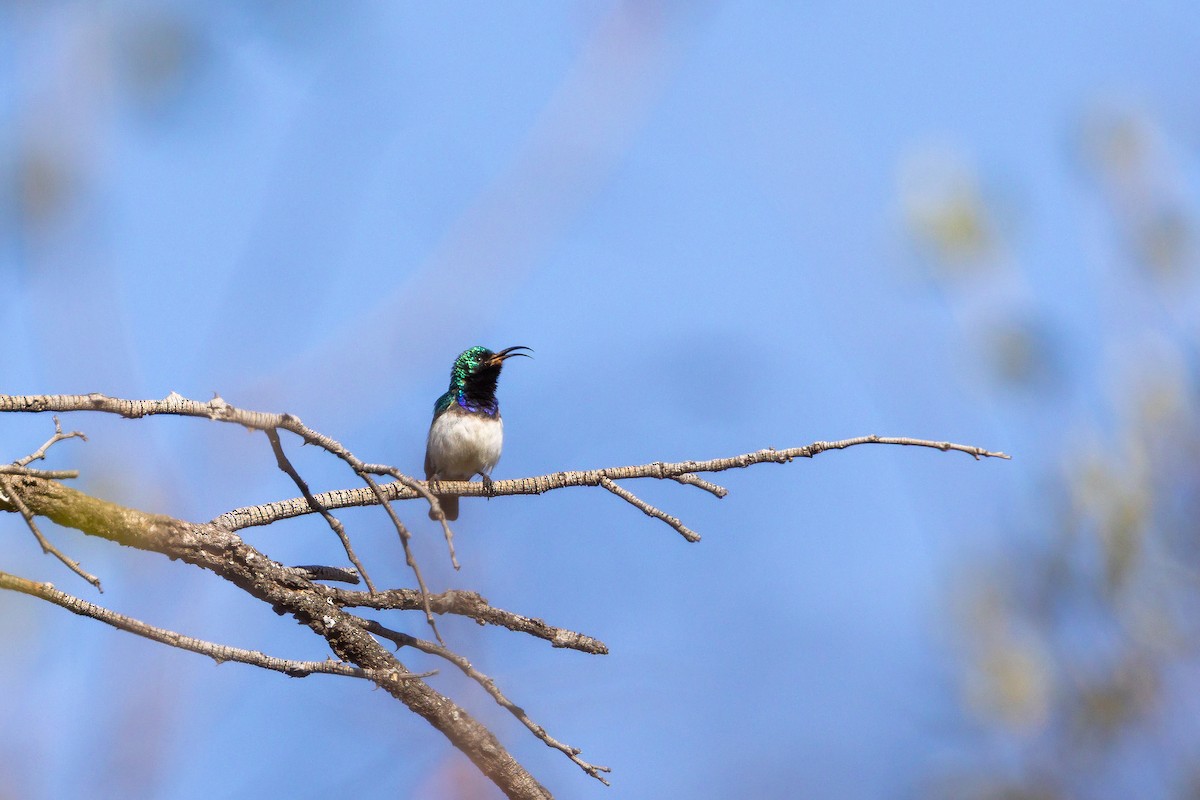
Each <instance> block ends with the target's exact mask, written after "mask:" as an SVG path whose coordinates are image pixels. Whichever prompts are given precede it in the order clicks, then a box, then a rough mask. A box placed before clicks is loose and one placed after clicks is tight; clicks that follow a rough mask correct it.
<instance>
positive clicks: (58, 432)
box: [13, 417, 87, 467]
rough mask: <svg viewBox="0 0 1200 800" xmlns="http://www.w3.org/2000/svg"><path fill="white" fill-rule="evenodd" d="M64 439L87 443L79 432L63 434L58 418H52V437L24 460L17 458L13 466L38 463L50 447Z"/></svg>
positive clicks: (85, 438)
mask: <svg viewBox="0 0 1200 800" xmlns="http://www.w3.org/2000/svg"><path fill="white" fill-rule="evenodd" d="M65 439H82V440H83V441H85V442H86V441H87V437H86V436H84V435H83V434H82V433H81V432H79V431H71V432H70V433H63V429H62V423H60V422H59V421H58V417H55V418H54V435H53V436H51V437H50V438H49V439H47V440H46V443H45V444H43V445H42V446H41V447H39V448H38V449H37V450H34V451H33V452H32V453H30V454H29V455H27V456H25V457H24V458H19V459H17V460H16V461H14V462H13V466H15V467H24V466H26V465H28V464H31V463H33V462H34V461H38V460H40V459H43V458H45V457H46V452H47V451H48V450H49V449H50V448H51V447H53V446H54V445H56V444H58V443H59V442H61V441H63V440H65Z"/></svg>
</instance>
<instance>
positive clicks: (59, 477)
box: [0, 464, 79, 481]
mask: <svg viewBox="0 0 1200 800" xmlns="http://www.w3.org/2000/svg"><path fill="white" fill-rule="evenodd" d="M0 475H30V476H32V477H34V478H45V479H46V480H48V481H69V480H74V479H75V478H78V477H79V470H77V469H34V468H33V467H18V466H17V465H16V464H0Z"/></svg>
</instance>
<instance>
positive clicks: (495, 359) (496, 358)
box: [492, 344, 533, 366]
mask: <svg viewBox="0 0 1200 800" xmlns="http://www.w3.org/2000/svg"><path fill="white" fill-rule="evenodd" d="M529 349H530V348H528V347H526V346H525V345H523V344H519V345H516V346H515V347H506V348H504V349H503V350H501V351H500V352H499V353H496V354H495V355H493V356H492V363H493V364H496V365H497V366H498V365H500V364H503V363H504V361H505V359H508V358H512V357H513V356H525V357H526V358H533V356H531V355H529V353H517V352H514V351H516V350H529Z"/></svg>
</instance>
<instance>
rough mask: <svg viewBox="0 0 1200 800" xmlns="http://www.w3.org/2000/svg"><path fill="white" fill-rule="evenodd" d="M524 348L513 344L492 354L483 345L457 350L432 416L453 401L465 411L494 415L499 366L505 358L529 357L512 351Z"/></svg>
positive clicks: (497, 409) (496, 406) (497, 405)
mask: <svg viewBox="0 0 1200 800" xmlns="http://www.w3.org/2000/svg"><path fill="white" fill-rule="evenodd" d="M528 349H529V348H528V347H525V346H523V345H517V346H516V347H506V348H504V349H503V350H501V351H500V352H498V353H493V352H492V351H491V350H488V349H487V348H486V347H481V346H479V345H476V346H475V347H470V348H467V349H466V350H464V351H462V352H461V353H459V355H458V358H456V359H454V366H453V367H452V368H451V369H450V388H449V390H447V392H446V393H445V394H444V395H442V396H441V397H439V398H438V401H437V404H436V405H435V406H434V409H433V413H434V416H436V415H438V414H440V413H442V412H443V411H445V410H446V409H447V408H449V407H450V404H451V403H454V402H457V403H458V404H459V405H460V406H462V407H463V408H465V409H467V410H468V411H482V412H484V413H487V414H491V415H493V416H494V415H495V414H496V413H497V412H498V411H499V408H500V406H499V404H498V403H497V402H496V382H497V381H498V380H499V379H500V369H501V367H503V366H504V362H505V360H507V359H509V358H512V357H513V356H525V357H526V358H529V357H530V356H529V354H528V353H518V352H516V351H517V350H528Z"/></svg>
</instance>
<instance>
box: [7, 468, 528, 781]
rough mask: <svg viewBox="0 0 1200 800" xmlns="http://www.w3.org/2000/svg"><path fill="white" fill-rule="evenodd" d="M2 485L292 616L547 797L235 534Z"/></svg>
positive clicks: (34, 508) (506, 773) (470, 723)
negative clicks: (211, 574)
mask: <svg viewBox="0 0 1200 800" xmlns="http://www.w3.org/2000/svg"><path fill="white" fill-rule="evenodd" d="M6 480H8V481H10V482H11V483H12V484H13V488H14V489H15V490H16V491H17V492H19V493H20V495H21V497H22V499H23V500H24V501H25V504H26V506H27V508H28V509H29V510H30V511H31V512H32V513H34V514H36V515H38V516H45V517H47V518H49V519H51V520H53V521H55V522H56V523H58V524H60V525H64V526H67V527H72V528H77V529H79V530H81V531H83V532H84V533H87V534H90V535H93V536H99V537H101V538H104V539H109V540H111V541H114V542H117V543H118V544H122V545H126V546H129V547H136V548H139V549H141V550H149V551H152V552H158V553H162V554H164V555H166V556H168V557H170V558H172V559H178V560H180V561H184V562H186V563H189V564H193V565H195V566H198V567H200V568H202V569H206V570H210V571H212V572H214V573H215V574H217V575H219V576H220V577H222V578H224V579H225V580H228V581H230V582H231V583H233V584H235V585H237V586H239V587H240V588H242V589H243V590H244V591H246V592H247V593H248V594H250V595H251V596H253V597H255V598H257V599H259V600H262V601H263V602H265V603H267V604H269V605H270V606H272V607H273V608H275V609H276V610H277V611H280V612H281V613H287V614H290V615H292V616H293V617H294V618H295V619H296V620H298V621H299V622H300V623H302V624H303V625H305V626H307V627H308V628H310V629H311V630H312V631H313V632H314V633H316V634H317V635H318V636H321V637H322V638H323V639H324V640H325V641H326V642H328V644H329V647H330V649H332V650H333V652H334V654H335V655H337V656H338V658H339V659H341V660H342V661H345V662H349V663H352V664H354V665H355V666H357V667H359V668H361V669H363V670H366V671H367V672H369V673H370V677H371V679H372V680H373V681H374V682H375V683H376V685H377V686H379V687H380V688H381V689H383V690H385V691H386V692H387V693H388V694H390V695H391V696H393V697H395V698H396V699H397V700H400V701H401V702H403V703H404V704H405V705H406V706H407V707H408V708H409V709H410V710H412V711H413V712H414V713H416V714H418V715H420V716H421V717H423V718H424V719H425V720H426V721H427V722H429V723H430V724H431V725H432V726H433V727H434V728H436V729H437V730H438V731H440V732H441V733H442V734H443V735H444V736H446V738H447V739H449V741H450V742H451V743H452V744H453V745H454V746H455V747H457V748H458V749H459V750H461V751H462V752H463V753H464V754H465V755H466V756H467V757H468V758H470V759H471V761H472V762H473V763H474V764H475V765H476V766H477V767H478V768H479V770H480V771H481V772H483V774H484V775H486V776H487V777H488V778H489V779H490V780H491V781H492V782H493V783H495V784H496V785H497V786H498V787H500V788H501V790H502V791H504V793H505V794H506V795H507V796H508V797H511V798H530V799H532V798H548V797H550V793H549V792H548V791H546V789H545V787H543V786H542V785H541V784H540V783H538V782H537V780H535V779H534V778H533V776H532V775H530V774H529V772H528V771H527V770H526V769H525V768H524V767H522V766H521V764H520V763H519V762H517V761H516V760H515V759H514V758H513V757H512V755H511V754H510V753H509V752H508V751H507V750H506V749H505V748H504V746H503V745H502V744H501V743H500V742H499V740H498V739H496V737H495V735H494V734H493V733H492V732H491V731H489V730H488V729H487V728H486V727H484V726H483V725H481V724H480V723H479V722H478V721H477V720H475V719H474V718H473V717H471V716H470V715H469V714H468V713H467V712H466V710H464V709H463V708H461V707H460V706H459V705H457V704H456V703H455V702H454V701H452V700H451V699H450V698H448V697H446V696H444V695H442V694H440V693H438V692H436V691H435V690H434V689H433V688H432V687H430V686H429V685H428V684H426V683H425V682H424V681H423V680H420V679H416V678H407V677H406V678H404V679H400V676H408V675H409V674H410V673H409V670H408V669H407V668H406V667H405V666H404V665H403V664H402V663H401V662H400V661H399V660H398V659H397V658H396V657H395V656H394V655H392V654H391V653H390V652H389V651H388V649H387V648H386V647H384V646H382V645H381V644H380V643H379V642H378V641H376V640H375V639H374V638H373V637H372V636H371V635H370V633H369V632H367V631H366V630H364V629H363V623H364V622H365V620H362V619H361V618H359V617H356V616H354V615H353V614H351V613H349V612H347V611H345V610H343V609H341V608H339V607H338V606H337V605H336V604H335V603H334V602H333V601H332V599H331V598H330V597H328V596H327V595H326V594H325V593H324V591H323V590H327V589H328V588H329V587H321V586H318V585H317V584H314V583H312V582H311V581H309V580H307V579H305V578H304V577H302V576H301V575H298V574H297V573H296V572H295V571H294V570H292V569H291V568H289V567H285V566H283V565H281V564H279V563H277V562H275V561H273V560H271V559H270V558H268V557H266V556H265V555H263V554H262V553H261V552H259V551H258V550H256V549H255V548H253V547H251V546H250V545H248V544H246V543H245V542H244V541H242V540H241V539H240V538H239V537H238V536H237V535H236V534H233V533H231V532H229V531H226V530H222V529H220V528H217V527H214V526H212V525H208V524H196V523H190V522H185V521H183V520H179V519H174V518H172V517H168V516H164V515H161V514H149V513H146V512H143V511H138V510H135V509H131V508H125V507H122V506H118V505H115V504H113V503H109V502H106V501H104V500H100V499H98V498H95V497H91V496H89V495H86V494H83V493H82V492H78V491H76V490H74V489H71V488H69V487H67V486H64V485H62V484H60V483H55V482H53V481H44V480H41V479H38V478H32V477H26V476H13V477H11V478H6ZM434 646H437V645H434Z"/></svg>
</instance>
